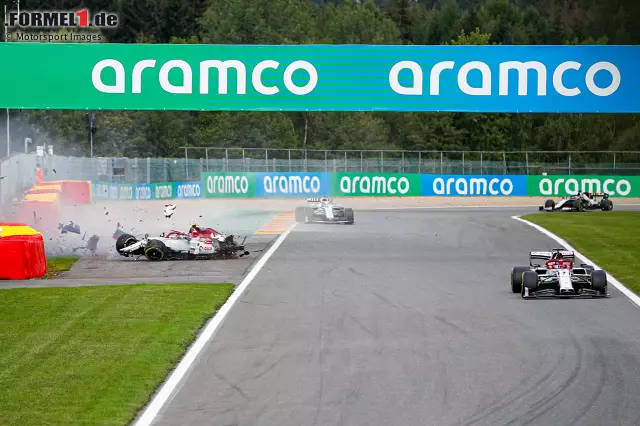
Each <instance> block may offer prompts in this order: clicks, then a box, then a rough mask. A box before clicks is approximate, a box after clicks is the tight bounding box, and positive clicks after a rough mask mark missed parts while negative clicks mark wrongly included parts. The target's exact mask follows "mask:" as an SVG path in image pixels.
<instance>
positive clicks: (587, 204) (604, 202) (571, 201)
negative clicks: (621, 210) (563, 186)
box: [538, 192, 613, 212]
mask: <svg viewBox="0 0 640 426" xmlns="http://www.w3.org/2000/svg"><path fill="white" fill-rule="evenodd" d="M598 197H602V199H601V200H599V201H598ZM538 210H540V211H548V212H551V211H569V212H582V211H585V210H603V211H611V210H613V201H611V200H610V199H609V194H607V193H606V192H578V194H577V195H574V196H572V197H568V198H563V199H562V200H561V201H560V202H559V203H557V204H556V202H555V201H553V200H547V201H545V203H544V206H540V207H538Z"/></svg>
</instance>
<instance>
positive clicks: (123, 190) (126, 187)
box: [118, 184, 133, 200]
mask: <svg viewBox="0 0 640 426" xmlns="http://www.w3.org/2000/svg"><path fill="white" fill-rule="evenodd" d="M118 200H133V185H131V184H122V185H119V186H118Z"/></svg>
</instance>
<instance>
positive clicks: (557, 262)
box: [511, 248, 609, 299]
mask: <svg viewBox="0 0 640 426" xmlns="http://www.w3.org/2000/svg"><path fill="white" fill-rule="evenodd" d="M535 260H538V261H544V265H540V264H539V263H534V261H535ZM574 262H575V254H574V253H573V252H572V251H568V250H565V249H562V248H557V249H552V250H551V251H532V252H531V253H529V266H514V267H513V268H512V269H511V291H513V292H514V293H520V294H521V295H522V297H523V298H524V299H528V298H538V297H562V298H592V297H609V293H608V291H607V274H606V273H605V272H604V271H603V270H600V269H595V268H594V267H593V266H591V265H587V264H584V263H583V264H580V267H578V268H576V267H574Z"/></svg>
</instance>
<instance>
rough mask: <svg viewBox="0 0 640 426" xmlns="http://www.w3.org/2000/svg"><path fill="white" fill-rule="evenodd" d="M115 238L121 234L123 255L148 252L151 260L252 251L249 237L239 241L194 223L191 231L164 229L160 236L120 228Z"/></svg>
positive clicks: (221, 256) (117, 244) (120, 249)
mask: <svg viewBox="0 0 640 426" xmlns="http://www.w3.org/2000/svg"><path fill="white" fill-rule="evenodd" d="M114 238H117V240H116V250H117V251H118V254H120V255H121V256H124V257H129V256H137V258H139V257H140V256H143V255H144V256H146V258H147V259H149V260H151V261H160V260H185V259H188V260H192V259H197V258H203V257H204V258H209V259H211V258H226V257H232V256H234V255H235V254H237V253H238V252H240V254H239V257H242V256H247V255H249V252H248V251H246V250H245V247H244V240H246V237H245V239H244V240H243V241H242V243H240V244H238V243H237V242H236V241H235V237H234V236H233V235H225V234H221V233H219V232H218V231H216V230H215V229H213V228H200V227H199V226H198V225H196V224H193V225H191V229H189V232H180V231H171V232H169V233H168V234H165V233H164V232H163V233H162V235H160V236H159V237H150V236H149V234H145V235H144V237H143V238H142V239H140V240H138V239H137V238H136V237H134V236H133V235H131V234H127V233H124V232H122V231H120V229H118V230H117V231H116V233H115V234H114ZM137 258H136V259H137Z"/></svg>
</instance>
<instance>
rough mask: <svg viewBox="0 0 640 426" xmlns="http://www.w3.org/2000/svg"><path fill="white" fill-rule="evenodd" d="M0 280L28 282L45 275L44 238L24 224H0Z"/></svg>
mask: <svg viewBox="0 0 640 426" xmlns="http://www.w3.org/2000/svg"><path fill="white" fill-rule="evenodd" d="M0 252H1V253H2V256H1V257H0V280H28V279H31V278H41V277H43V276H44V275H45V274H46V273H47V258H46V256H45V252H44V238H43V236H42V234H41V233H39V232H38V231H36V230H35V229H33V228H31V227H30V226H27V225H26V224H24V223H5V222H0Z"/></svg>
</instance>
